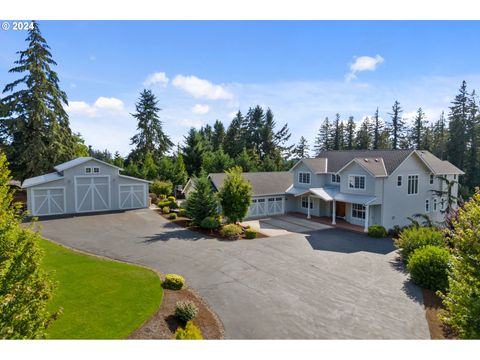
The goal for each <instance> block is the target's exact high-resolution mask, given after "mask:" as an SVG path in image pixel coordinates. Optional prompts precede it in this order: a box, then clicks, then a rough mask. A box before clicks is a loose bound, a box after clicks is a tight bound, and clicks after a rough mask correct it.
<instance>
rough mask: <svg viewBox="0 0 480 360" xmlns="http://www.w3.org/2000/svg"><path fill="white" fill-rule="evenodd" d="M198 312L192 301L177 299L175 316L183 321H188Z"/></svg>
mask: <svg viewBox="0 0 480 360" xmlns="http://www.w3.org/2000/svg"><path fill="white" fill-rule="evenodd" d="M197 314H198V307H197V305H195V303H194V302H193V301H189V300H187V301H177V303H176V304H175V316H176V317H177V318H178V319H179V320H181V321H183V322H185V323H186V322H188V321H190V320H192V319H193V318H194V317H195V316H197Z"/></svg>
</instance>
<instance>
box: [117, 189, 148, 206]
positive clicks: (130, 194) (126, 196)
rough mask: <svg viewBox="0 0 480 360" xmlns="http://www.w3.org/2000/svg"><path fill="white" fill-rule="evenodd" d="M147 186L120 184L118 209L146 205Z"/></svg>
mask: <svg viewBox="0 0 480 360" xmlns="http://www.w3.org/2000/svg"><path fill="white" fill-rule="evenodd" d="M146 192H147V187H146V186H145V185H143V184H139V185H120V188H119V196H120V201H119V204H120V209H136V208H143V207H147V204H146V201H147V194H146Z"/></svg>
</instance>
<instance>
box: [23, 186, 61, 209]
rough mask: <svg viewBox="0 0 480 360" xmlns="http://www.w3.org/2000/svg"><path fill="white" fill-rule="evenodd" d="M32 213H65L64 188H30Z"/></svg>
mask: <svg viewBox="0 0 480 360" xmlns="http://www.w3.org/2000/svg"><path fill="white" fill-rule="evenodd" d="M31 210H32V215H34V216H46V215H59V214H64V213H65V189H64V188H50V189H32V209H31Z"/></svg>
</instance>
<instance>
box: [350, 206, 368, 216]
mask: <svg viewBox="0 0 480 360" xmlns="http://www.w3.org/2000/svg"><path fill="white" fill-rule="evenodd" d="M350 208H351V209H350V212H351V216H352V218H354V219H360V220H365V216H366V212H367V209H366V207H365V205H362V204H355V203H352V205H351V206H350ZM354 212H355V213H356V215H354ZM361 214H363V216H358V215H361Z"/></svg>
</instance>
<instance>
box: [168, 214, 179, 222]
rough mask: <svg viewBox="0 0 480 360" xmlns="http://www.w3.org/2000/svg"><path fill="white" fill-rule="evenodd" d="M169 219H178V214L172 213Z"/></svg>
mask: <svg viewBox="0 0 480 360" xmlns="http://www.w3.org/2000/svg"><path fill="white" fill-rule="evenodd" d="M168 218H169V219H170V220H175V219H176V218H177V214H176V213H171V214H170V215H168Z"/></svg>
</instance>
